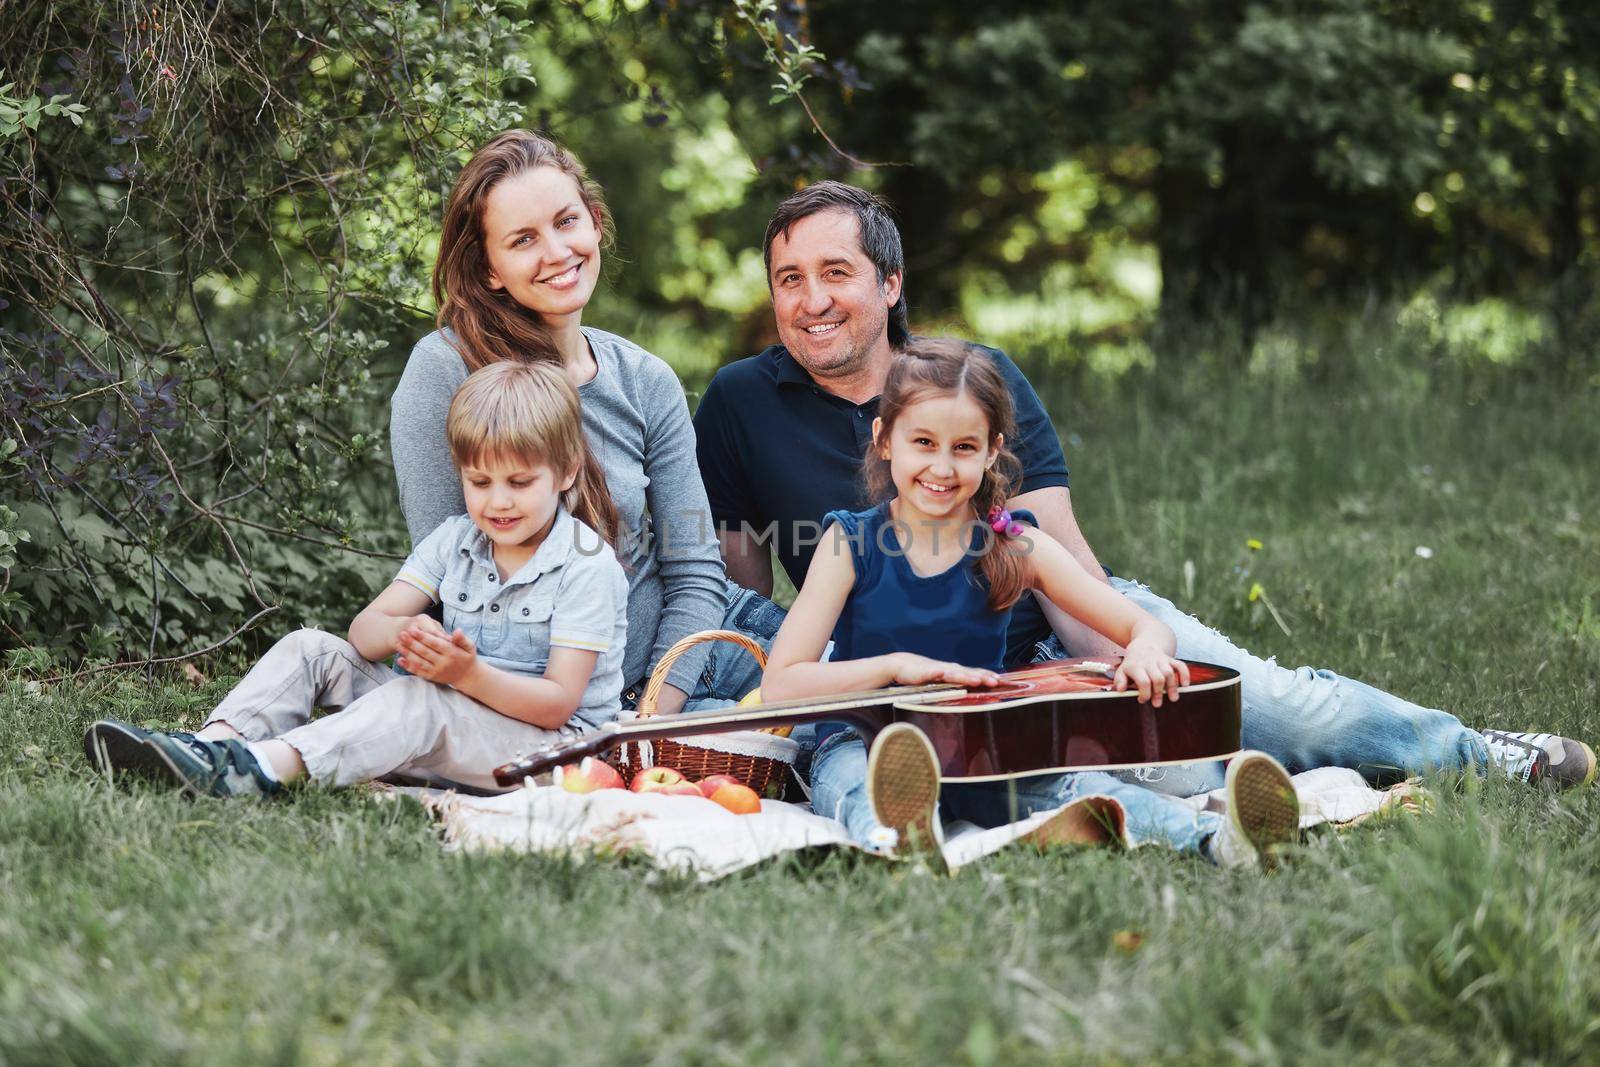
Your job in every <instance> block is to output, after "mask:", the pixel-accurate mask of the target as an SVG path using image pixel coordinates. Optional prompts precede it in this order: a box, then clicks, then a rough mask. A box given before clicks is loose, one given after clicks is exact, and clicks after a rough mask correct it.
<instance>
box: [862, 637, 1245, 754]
mask: <svg viewBox="0 0 1600 1067" xmlns="http://www.w3.org/2000/svg"><path fill="white" fill-rule="evenodd" d="M1083 663H1084V661H1082V660H1061V661H1056V662H1054V663H1042V664H1038V665H1036V666H1034V667H1030V668H1028V669H1026V670H1022V671H1015V672H1013V673H1011V674H1007V675H1005V676H1004V677H1003V678H1002V681H1001V684H1000V685H999V686H997V687H996V688H994V689H988V690H979V691H975V692H969V693H967V694H965V695H963V696H958V697H954V698H952V699H948V700H937V699H935V700H929V699H926V698H917V697H913V698H909V699H900V700H897V701H895V702H894V704H893V706H892V707H893V712H892V715H893V721H897V722H907V723H910V724H911V725H913V726H915V727H917V728H918V729H920V730H921V731H922V732H923V733H924V734H926V735H927V736H928V740H929V741H931V742H933V750H934V752H935V754H936V755H937V756H938V758H939V765H940V779H941V780H942V781H945V782H990V781H996V780H999V779H1004V778H1017V777H1022V776H1026V775H1032V774H1047V773H1065V772H1068V771H1085V770H1114V769H1117V768H1122V767H1142V766H1147V765H1150V764H1161V763H1191V762H1195V761H1197V760H1208V759H1226V758H1227V757H1229V756H1232V755H1233V754H1234V753H1236V752H1238V751H1239V728H1240V703H1239V675H1238V672H1237V671H1234V670H1231V669H1229V668H1227V667H1215V666H1212V665H1210V664H1204V663H1190V664H1189V673H1190V684H1189V685H1187V686H1184V687H1183V688H1182V689H1181V690H1180V691H1179V697H1180V699H1178V700H1176V701H1170V702H1164V703H1163V704H1162V705H1161V707H1159V708H1152V707H1151V706H1150V705H1149V704H1141V703H1139V697H1138V694H1137V693H1135V692H1134V691H1132V690H1125V691H1123V692H1121V693H1119V692H1117V691H1116V690H1114V689H1112V688H1111V679H1110V678H1109V677H1107V676H1106V675H1104V674H1099V673H1088V672H1085V671H1084V670H1083V669H1082V664H1083ZM869 740H870V738H869Z"/></svg>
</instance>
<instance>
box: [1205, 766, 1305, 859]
mask: <svg viewBox="0 0 1600 1067" xmlns="http://www.w3.org/2000/svg"><path fill="white" fill-rule="evenodd" d="M1223 791H1224V794H1225V795H1226V797H1227V801H1228V812H1227V816H1226V818H1225V819H1224V820H1223V824H1222V829H1220V830H1218V831H1217V832H1216V833H1215V834H1213V835H1212V836H1211V845H1210V852H1211V858H1212V859H1213V860H1215V861H1216V862H1217V863H1218V864H1219V865H1221V866H1223V867H1250V866H1254V867H1263V868H1270V867H1272V866H1273V865H1274V864H1275V863H1276V861H1277V854H1278V853H1279V851H1280V850H1282V849H1283V848H1284V847H1285V846H1287V845H1290V844H1293V843H1294V842H1295V841H1297V840H1299V837H1300V800H1299V798H1298V797H1297V796H1295V792H1294V783H1293V782H1292V781H1290V780H1289V772H1288V771H1286V770H1284V769H1283V766H1282V765H1281V764H1280V763H1278V761H1277V760H1275V759H1273V758H1272V757H1271V756H1269V755H1267V754H1266V753H1265V752H1241V753H1240V754H1239V755H1237V756H1235V757H1234V758H1233V759H1232V760H1230V761H1229V762H1228V775H1227V778H1226V779H1225V781H1224V784H1223Z"/></svg>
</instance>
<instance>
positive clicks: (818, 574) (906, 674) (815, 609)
mask: <svg viewBox="0 0 1600 1067" xmlns="http://www.w3.org/2000/svg"><path fill="white" fill-rule="evenodd" d="M830 536H831V537H832V539H833V544H832V547H831V548H830V547H829V545H828V544H826V543H824V544H822V545H819V546H817V552H816V555H814V556H812V557H811V568H810V569H809V570H808V571H806V580H805V584H804V585H803V586H801V588H800V593H799V595H798V596H796V597H795V600H794V606H793V607H791V608H790V609H789V614H788V616H787V617H786V618H785V619H784V620H783V626H782V627H780V628H779V630H778V636H777V637H776V638H774V639H773V642H772V651H771V652H770V653H768V654H767V669H766V672H765V673H764V674H763V675H762V676H761V697H762V699H763V700H791V699H795V698H798V697H813V696H828V695H831V694H833V693H853V692H856V691H858V690H863V689H882V688H883V687H884V686H887V685H894V684H897V683H898V684H902V685H922V684H924V683H927V682H938V681H945V682H953V683H955V684H957V685H993V684H994V683H995V681H996V680H997V678H998V676H997V675H996V674H995V673H994V672H993V671H985V670H979V669H975V668H972V667H963V666H961V665H960V664H958V663H941V662H939V661H938V660H932V659H929V658H927V657H926V656H916V655H912V654H911V653H909V652H897V653H892V654H890V655H885V656H872V657H869V658H867V659H858V660H843V661H832V662H828V663H818V662H817V661H818V660H819V659H821V658H822V651H823V649H825V648H826V647H827V645H828V637H829V635H831V634H832V633H833V628H834V626H835V624H837V623H838V621H839V613H840V612H841V611H843V610H844V604H845V600H846V599H847V598H848V597H849V596H850V590H851V589H852V588H853V587H854V586H855V583H856V573H855V563H854V561H853V559H852V557H851V554H850V549H849V546H848V545H847V544H846V542H845V538H844V531H843V530H842V529H841V528H840V527H839V526H838V525H836V524H835V525H830V526H829V527H828V534H825V535H824V538H825V540H826V538H828V537H830Z"/></svg>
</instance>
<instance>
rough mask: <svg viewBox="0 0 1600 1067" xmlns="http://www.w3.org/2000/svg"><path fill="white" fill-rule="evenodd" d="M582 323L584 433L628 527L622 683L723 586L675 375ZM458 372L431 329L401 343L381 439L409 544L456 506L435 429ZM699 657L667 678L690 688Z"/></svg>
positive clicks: (711, 603)
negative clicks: (400, 367)
mask: <svg viewBox="0 0 1600 1067" xmlns="http://www.w3.org/2000/svg"><path fill="white" fill-rule="evenodd" d="M583 333H584V336H585V337H587V338H588V340H589V346H590V348H591V349H592V350H593V351H594V356H595V361H596V362H597V363H598V364H599V368H600V369H599V371H598V372H597V373H596V374H595V376H594V379H593V380H592V381H589V382H587V383H585V384H584V385H582V386H580V387H579V388H578V399H579V401H580V403H581V404H582V406H583V428H584V431H585V437H586V438H587V439H588V442H589V447H590V448H591V449H593V450H594V453H595V455H596V456H597V457H598V458H599V460H600V465H601V466H602V467H604V468H605V474H606V484H607V487H608V488H609V489H610V491H611V497H612V499H613V500H615V501H616V502H617V510H618V512H619V513H620V514H621V517H622V524H623V526H624V527H625V528H626V530H627V531H628V533H627V534H626V535H625V540H624V543H623V544H622V545H619V546H618V547H617V558H618V559H620V560H622V562H623V564H624V565H625V566H626V567H627V570H628V650H627V653H626V655H625V656H624V657H623V665H622V671H623V678H624V679H625V682H626V684H632V683H634V682H636V681H638V680H640V679H642V678H643V677H645V675H646V673H647V672H648V670H649V669H650V668H651V667H652V666H653V665H654V664H655V662H656V660H658V659H660V657H661V655H662V653H664V652H665V651H666V650H667V649H668V648H669V647H671V645H672V644H673V642H675V641H677V640H678V639H679V638H681V637H684V636H686V635H688V634H691V633H694V632H695V631H697V630H712V629H716V628H717V627H719V626H721V625H722V617H723V612H724V610H725V608H726V605H727V591H726V590H727V587H726V583H725V581H724V574H723V569H722V557H721V555H720V553H719V552H718V548H717V540H716V536H715V534H714V533H713V531H712V529H711V523H710V508H709V506H708V505H707V503H706V491H705V486H704V485H703V484H702V483H701V481H700V468H699V467H698V466H697V465H696V461H695V438H694V426H693V424H692V423H691V422H690V421H689V405H688V403H687V402H686V401H685V400H684V396H683V386H682V385H681V384H679V382H678V376H677V375H676V374H674V373H673V371H672V368H671V367H669V366H667V364H666V363H665V362H664V361H662V360H661V359H658V358H657V357H655V356H653V355H651V354H650V353H649V352H646V351H645V350H644V349H642V348H640V347H639V346H638V345H636V344H634V343H633V342H631V341H628V340H625V339H624V338H621V337H618V336H616V335H615V334H610V333H606V332H605V331H604V330H596V329H591V328H590V327H587V326H586V327H584V329H583ZM466 378H467V366H466V364H465V363H463V362H462V361H461V355H460V353H458V352H457V351H456V350H455V348H454V347H452V345H451V344H450V342H449V340H447V339H446V337H445V335H444V334H443V333H442V332H439V331H435V332H433V333H430V334H429V335H428V336H426V337H424V338H423V339H422V340H420V341H418V342H417V345H416V347H415V348H413V349H412V350H411V358H410V360H408V361H407V363H406V369H405V372H404V373H403V374H401V376H400V384H399V385H398V386H397V387H396V388H395V391H394V396H393V397H392V398H390V401H389V448H390V452H391V453H392V455H393V457H394V470H395V477H396V479H397V480H398V481H399V483H400V510H401V511H402V512H404V513H405V519H406V526H407V527H408V528H409V529H410V531H411V543H412V544H413V545H415V544H417V543H418V542H420V541H421V540H422V539H423V538H424V537H426V536H427V535H428V534H429V533H431V532H432V531H433V528H434V527H435V526H438V525H439V524H440V523H441V522H443V521H444V520H445V519H447V518H449V517H450V516H451V515H459V514H461V513H462V512H464V511H466V501H465V498H464V497H463V496H462V494H461V477H460V475H459V474H457V473H456V469H455V464H454V463H453V462H452V461H451V459H450V445H449V442H448V441H447V440H446V439H445V431H444V424H445V416H446V415H447V414H448V413H449V410H450V397H451V396H452V395H453V394H454V393H455V391H456V387H457V386H459V385H460V384H461V383H462V382H464V381H466ZM704 662H705V651H704V650H703V649H695V650H692V651H690V652H689V654H687V655H685V656H684V657H682V658H681V659H679V660H678V662H677V663H676V664H674V665H673V668H672V672H671V674H670V675H668V678H667V680H668V681H669V682H671V683H672V684H673V685H675V686H677V687H678V688H679V689H682V690H684V691H685V692H688V693H692V692H694V689H695V686H696V684H697V683H698V681H699V679H700V672H701V670H702V668H703V667H704Z"/></svg>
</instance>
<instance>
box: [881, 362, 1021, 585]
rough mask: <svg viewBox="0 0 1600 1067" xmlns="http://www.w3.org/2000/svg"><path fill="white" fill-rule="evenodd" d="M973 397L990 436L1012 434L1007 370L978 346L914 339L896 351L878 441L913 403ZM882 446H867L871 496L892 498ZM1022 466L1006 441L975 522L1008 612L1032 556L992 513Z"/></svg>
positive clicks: (988, 576)
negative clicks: (996, 526) (993, 527)
mask: <svg viewBox="0 0 1600 1067" xmlns="http://www.w3.org/2000/svg"><path fill="white" fill-rule="evenodd" d="M962 395H965V396H968V397H970V398H971V399H972V401H973V402H974V403H976V404H977V405H978V408H979V410H981V411H982V412H983V415H984V418H986V419H987V420H988V422H989V440H990V443H991V444H992V443H993V441H994V439H995V437H996V435H998V434H1004V435H1005V436H1006V438H1007V439H1010V437H1011V435H1012V432H1013V428H1012V407H1011V390H1009V389H1007V388H1006V381H1005V378H1004V377H1002V376H1001V374H1000V368H999V367H997V366H995V362H994V360H993V359H992V358H990V357H989V355H988V354H987V353H986V352H984V351H983V350H982V349H981V348H978V347H977V346H976V345H971V344H968V343H967V342H965V341H957V340H953V339H951V338H945V337H913V338H912V339H911V341H910V343H908V344H907V345H906V347H905V348H903V349H901V350H900V351H898V352H896V353H895V355H894V361H893V362H892V363H890V365H889V376H888V378H887V379H886V380H885V381H884V383H883V395H882V396H881V397H879V399H878V418H880V419H882V420H883V424H882V427H881V428H880V430H879V434H878V440H879V441H880V442H887V441H888V440H889V433H890V431H891V430H893V429H894V424H895V420H896V419H898V418H899V417H900V415H901V413H902V412H904V411H905V409H906V408H907V407H909V406H910V405H912V404H915V403H916V402H918V401H919V400H926V399H928V398H929V397H931V396H962ZM883 447H884V446H883V445H882V444H878V443H874V445H873V447H872V448H870V449H869V450H868V451H867V461H866V469H865V476H866V482H867V495H868V499H870V500H888V499H890V498H891V497H893V496H894V495H895V486H894V480H893V479H892V478H891V477H890V474H889V461H888V459H886V458H884V456H883V453H882V448H883ZM1021 467H1022V465H1021V464H1020V463H1018V462H1017V457H1016V456H1015V455H1013V454H1012V452H1011V450H1010V449H1009V448H1006V447H1004V446H1003V445H1002V447H1001V449H1000V455H999V457H998V458H997V459H996V460H995V461H994V463H993V465H991V466H990V467H988V468H987V469H986V470H984V472H983V480H982V481H981V482H979V484H978V490H977V492H975V493H973V494H972V507H973V511H974V515H973V518H974V520H975V521H977V522H979V523H982V525H983V527H984V552H983V554H982V555H980V556H979V557H978V573H979V574H981V575H982V576H983V579H984V581H985V582H986V583H987V584H988V586H989V599H988V603H989V608H990V610H992V611H1005V610H1006V609H1007V608H1009V607H1011V606H1012V605H1013V604H1015V603H1016V602H1017V601H1018V600H1019V599H1021V597H1022V594H1023V593H1025V592H1027V591H1028V589H1029V587H1030V584H1031V582H1030V574H1029V569H1028V566H1027V561H1026V559H1025V558H1024V557H1023V555H1022V554H1021V553H1020V552H1018V551H1017V544H1016V541H1017V539H1016V538H1014V537H1011V536H1010V535H1009V534H1006V533H1004V532H1002V531H994V532H991V531H990V528H989V526H988V523H987V522H985V521H984V517H985V516H987V515H988V514H989V509H990V508H993V507H996V506H998V507H1002V508H1003V507H1005V505H1006V501H1007V500H1008V499H1010V497H1011V487H1012V485H1013V483H1014V480H1015V479H1016V477H1017V476H1018V475H1020V474H1021Z"/></svg>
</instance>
